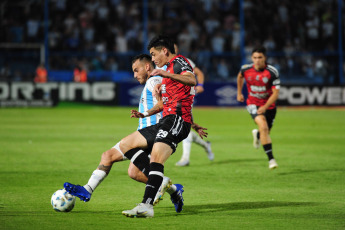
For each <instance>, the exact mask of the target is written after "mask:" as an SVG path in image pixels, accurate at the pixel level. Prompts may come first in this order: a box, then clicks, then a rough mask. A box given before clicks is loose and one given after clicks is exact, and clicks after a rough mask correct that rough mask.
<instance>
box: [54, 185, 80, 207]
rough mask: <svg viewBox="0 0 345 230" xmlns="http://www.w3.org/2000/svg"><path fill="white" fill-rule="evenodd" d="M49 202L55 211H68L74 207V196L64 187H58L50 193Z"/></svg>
mask: <svg viewBox="0 0 345 230" xmlns="http://www.w3.org/2000/svg"><path fill="white" fill-rule="evenodd" d="M51 204H52V206H53V208H54V210H55V211H57V212H69V211H71V210H72V209H73V208H74V204H75V196H73V195H71V194H70V193H68V192H67V191H66V190H65V189H59V190H57V191H56V192H54V194H53V195H52V199H51Z"/></svg>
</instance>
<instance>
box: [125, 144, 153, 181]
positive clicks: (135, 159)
mask: <svg viewBox="0 0 345 230" xmlns="http://www.w3.org/2000/svg"><path fill="white" fill-rule="evenodd" d="M125 157H127V158H128V159H129V160H131V161H132V163H133V164H134V165H135V166H137V167H138V169H139V170H140V171H142V172H143V173H144V174H145V176H147V177H149V172H150V159H149V157H148V154H147V153H146V152H145V151H144V150H142V149H140V148H135V149H131V150H129V151H128V152H126V153H125Z"/></svg>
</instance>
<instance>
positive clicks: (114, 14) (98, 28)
mask: <svg viewBox="0 0 345 230" xmlns="http://www.w3.org/2000/svg"><path fill="white" fill-rule="evenodd" d="M47 1H48V0H47ZM339 2H340V1H338V0H302V1H289V0H280V1H275V0H178V1H177V0H176V1H169V0H50V1H48V2H46V1H44V0H18V1H6V0H5V1H2V3H0V17H1V22H0V23H1V24H0V45H1V44H3V45H2V46H0V54H1V57H0V67H1V73H0V75H1V80H7V81H30V80H34V79H35V71H36V67H37V66H40V64H43V65H41V67H45V68H46V69H47V70H48V76H47V78H48V79H47V80H48V81H49V73H50V72H54V71H75V70H76V69H79V70H83V71H85V72H87V73H91V72H94V71H97V72H100V71H101V72H102V71H104V72H105V73H107V72H112V73H116V72H121V71H127V72H130V71H131V62H130V61H131V58H132V57H133V56H135V55H137V54H138V53H142V52H146V53H148V52H147V50H146V45H147V42H148V41H149V40H150V39H151V38H152V37H153V36H154V35H156V34H160V33H164V34H167V35H170V36H171V37H173V38H174V39H175V40H176V42H177V43H178V44H179V47H180V51H181V53H182V54H184V55H185V56H187V57H189V58H191V59H192V60H193V61H194V62H195V63H196V64H197V66H198V67H199V68H200V69H201V70H203V72H204V73H205V77H206V81H234V80H235V78H236V75H237V73H238V71H239V69H240V66H241V65H242V64H244V62H248V63H249V62H250V54H251V50H252V48H253V47H254V46H257V45H260V44H262V45H264V46H265V47H266V48H267V50H268V56H269V60H268V61H269V63H270V64H272V65H274V66H275V67H276V68H277V69H278V70H279V71H280V74H281V78H282V81H283V82H285V83H291V84H332V85H336V84H340V83H344V82H343V79H342V78H343V77H341V76H344V69H345V64H344V60H345V59H344V57H343V56H344V37H345V33H344V31H345V30H344V21H345V8H344V5H345V4H344V3H343V4H342V6H341V8H339ZM343 2H344V1H343ZM240 4H241V5H240ZM241 7H242V8H241ZM240 9H242V10H243V11H241V10H240ZM339 10H340V13H341V14H339ZM45 11H48V12H45ZM240 12H242V13H243V16H244V17H243V18H242V19H241V14H240ZM339 15H341V20H340V21H339ZM45 22H47V23H48V25H47V27H45V25H46V24H45ZM339 23H341V24H339ZM145 26H146V28H145ZM241 28H242V29H244V33H243V34H241ZM45 29H47V30H48V31H45ZM339 33H340V35H341V36H339ZM45 35H47V36H45ZM340 37H341V39H342V40H341V41H339V38H340ZM241 41H242V42H244V43H243V45H244V46H242V47H241ZM45 42H46V44H45ZM6 44H45V47H46V48H48V49H49V52H46V53H45V54H46V55H49V56H48V58H47V59H46V60H48V63H41V62H42V59H40V57H41V55H42V52H40V49H39V48H28V46H23V47H21V46H19V45H18V46H11V47H9V46H8V45H7V46H6ZM341 44H343V45H342V47H339V46H340V45H341ZM25 47H27V48H25ZM241 48H242V50H241ZM243 51H244V52H243ZM340 58H342V59H343V63H341V64H339V63H340V62H339V60H341V59H340ZM339 65H340V66H341V67H339ZM340 72H342V73H340ZM103 80H106V79H103Z"/></svg>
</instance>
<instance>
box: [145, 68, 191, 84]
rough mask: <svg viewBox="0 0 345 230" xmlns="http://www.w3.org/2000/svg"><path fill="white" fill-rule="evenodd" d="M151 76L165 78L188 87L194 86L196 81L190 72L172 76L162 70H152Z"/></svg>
mask: <svg viewBox="0 0 345 230" xmlns="http://www.w3.org/2000/svg"><path fill="white" fill-rule="evenodd" d="M150 75H151V76H157V75H159V76H162V77H165V78H171V79H173V80H175V81H178V82H180V83H182V84H184V85H189V86H195V85H196V79H195V76H194V74H193V73H190V72H184V73H183V74H173V73H169V72H167V71H164V70H162V69H154V70H153V71H152V72H151V73H150Z"/></svg>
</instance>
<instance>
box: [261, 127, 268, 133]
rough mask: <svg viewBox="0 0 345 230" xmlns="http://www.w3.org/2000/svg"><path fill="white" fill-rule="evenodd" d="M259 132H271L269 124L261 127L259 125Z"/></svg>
mask: <svg viewBox="0 0 345 230" xmlns="http://www.w3.org/2000/svg"><path fill="white" fill-rule="evenodd" d="M259 132H260V133H269V129H268V126H261V127H259Z"/></svg>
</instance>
